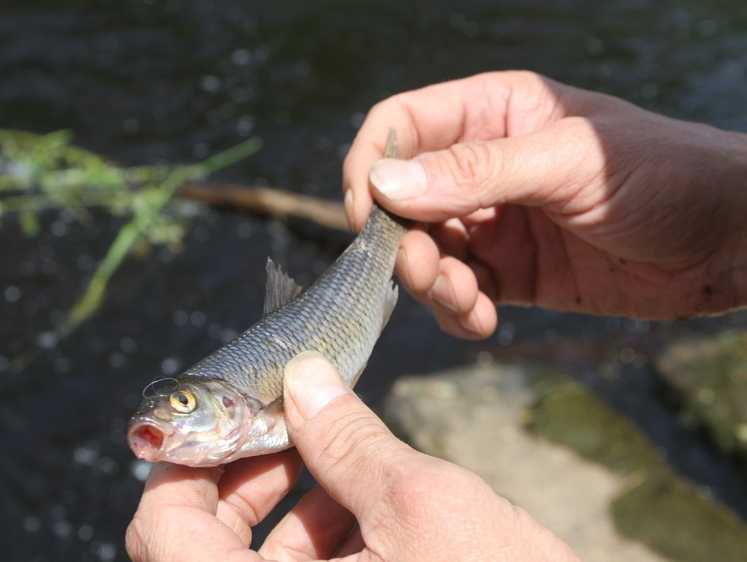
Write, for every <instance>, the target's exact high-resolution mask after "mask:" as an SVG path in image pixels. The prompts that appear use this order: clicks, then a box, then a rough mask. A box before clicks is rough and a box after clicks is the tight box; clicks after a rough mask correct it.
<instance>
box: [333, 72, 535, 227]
mask: <svg viewBox="0 0 747 562" xmlns="http://www.w3.org/2000/svg"><path fill="white" fill-rule="evenodd" d="M524 74H527V73H516V72H504V73H498V72H495V73H486V74H480V75H477V76H471V77H469V78H464V79H461V80H454V81H450V82H444V83H442V84H435V85H433V86H428V87H426V88H422V89H419V90H415V91H412V92H405V93H402V94H398V95H396V96H392V97H391V98H389V99H387V100H384V101H383V102H380V103H378V104H377V105H375V106H374V107H373V108H372V109H371V111H370V112H369V114H368V116H367V117H366V120H365V122H364V123H363V126H362V127H361V129H360V131H359V132H358V134H357V135H356V138H355V140H354V141H353V144H352V146H351V148H350V152H349V153H348V155H347V157H346V158H345V162H344V164H343V189H344V191H345V211H346V213H347V216H348V222H349V223H350V224H351V226H352V227H353V230H356V231H357V230H360V228H362V227H363V223H364V222H365V219H366V217H367V216H368V213H369V211H370V208H371V201H372V199H371V194H370V191H369V184H368V173H369V170H370V168H371V164H373V163H374V162H375V161H376V160H378V159H380V158H381V157H382V155H383V154H384V145H385V142H386V139H387V136H388V132H389V129H391V128H394V129H396V130H397V136H398V139H397V140H398V146H399V154H398V158H412V157H413V156H415V155H417V154H419V153H421V152H425V151H432V150H439V149H443V148H447V147H449V146H451V145H452V144H454V143H456V142H459V141H464V140H485V139H488V138H500V137H504V136H505V135H506V127H505V124H506V120H505V118H504V115H503V113H502V112H501V111H500V109H497V108H502V107H504V106H506V105H507V103H508V101H507V100H509V99H510V98H511V96H510V95H509V94H510V91H511V89H512V88H513V87H515V84H516V83H518V82H521V80H520V79H519V77H520V76H521V75H524ZM525 78H526V77H525ZM538 79H539V77H538Z"/></svg>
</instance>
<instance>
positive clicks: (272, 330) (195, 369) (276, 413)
mask: <svg viewBox="0 0 747 562" xmlns="http://www.w3.org/2000/svg"><path fill="white" fill-rule="evenodd" d="M396 156H397V137H396V133H395V131H394V130H392V131H390V133H389V137H388V139H387V144H386V149H385V152H384V157H385V158H396ZM409 225H410V223H409V222H408V221H406V220H404V219H401V218H399V217H395V216H394V215H391V214H390V213H389V212H388V211H386V210H384V209H383V208H381V207H380V206H379V205H378V204H376V203H374V206H373V208H372V210H371V213H370V215H369V217H368V219H367V221H366V224H365V226H364V227H363V230H361V232H360V234H358V236H357V237H356V238H355V239H354V240H353V241H352V243H351V244H350V246H348V248H347V249H346V250H345V251H344V252H343V253H342V254H341V255H340V256H339V257H338V258H337V260H336V261H335V262H334V263H333V264H332V265H330V266H329V268H328V269H327V270H326V271H325V272H324V273H323V274H322V275H321V276H320V277H319V278H318V279H317V280H316V281H315V282H314V283H313V284H312V285H311V286H310V287H308V288H307V289H306V290H302V289H301V287H300V286H299V285H298V284H296V283H295V281H293V279H291V278H290V277H289V276H288V274H287V273H284V272H283V271H282V270H281V268H280V267H278V266H276V265H275V264H274V263H273V262H272V260H270V259H269V258H268V260H267V267H266V270H267V286H266V290H265V301H264V310H263V316H262V318H261V319H260V320H259V321H258V322H257V323H256V324H254V325H253V326H252V327H250V328H249V329H248V330H246V331H245V332H243V333H241V334H239V335H238V336H237V337H235V338H234V339H233V340H231V341H230V342H228V343H227V344H226V345H224V346H223V347H221V348H219V349H218V350H216V351H215V352H213V353H212V354H210V355H208V356H207V357H206V358H204V359H202V360H201V361H199V362H198V363H196V364H195V365H193V366H192V367H190V368H189V369H187V370H186V371H184V372H183V373H182V374H180V375H179V376H177V377H176V378H174V379H169V380H168V381H167V382H166V381H165V384H163V386H161V387H160V388H158V389H157V390H151V393H146V392H144V399H143V401H142V402H141V404H140V406H139V407H138V409H137V410H136V411H135V413H134V414H133V415H132V417H131V419H130V421H129V423H128V428H127V440H128V443H129V446H130V448H131V449H132V451H133V452H134V453H135V455H136V456H137V457H138V458H140V459H144V460H146V461H149V462H155V461H161V460H164V461H169V462H172V463H176V464H181V465H186V466H192V467H208V466H218V465H221V464H225V463H229V462H231V461H234V460H236V459H239V458H242V457H249V456H255V455H262V454H267V453H272V452H276V451H281V450H284V449H287V448H289V447H291V446H292V442H291V439H290V437H289V435H288V430H287V427H286V423H285V417H284V413H283V370H284V368H285V365H286V364H287V363H288V362H289V361H290V360H291V359H293V358H294V357H295V356H297V355H298V354H300V353H302V352H304V351H317V352H319V353H321V354H322V355H324V356H325V357H326V358H327V359H329V361H330V362H331V363H332V364H333V365H334V366H335V367H336V368H337V369H338V370H339V372H340V374H341V376H342V378H343V379H344V380H345V382H346V383H347V384H348V385H350V386H351V387H353V386H354V385H355V383H356V382H357V381H358V378H359V377H360V375H361V373H362V372H363V370H364V368H365V366H366V363H367V362H368V359H369V357H370V355H371V353H372V351H373V347H374V344H375V343H376V341H377V340H378V338H379V335H380V334H381V331H382V330H383V329H384V326H386V324H387V322H388V321H389V318H390V316H391V314H392V311H393V310H394V307H395V305H396V303H397V294H398V290H397V285H396V284H395V283H394V281H393V280H392V274H393V270H394V263H395V260H396V257H397V252H398V249H399V245H400V242H401V240H402V237H403V236H404V234H405V232H406V231H407V229H408V227H409ZM149 386H151V385H149ZM151 389H152V387H151ZM146 390H148V389H146Z"/></svg>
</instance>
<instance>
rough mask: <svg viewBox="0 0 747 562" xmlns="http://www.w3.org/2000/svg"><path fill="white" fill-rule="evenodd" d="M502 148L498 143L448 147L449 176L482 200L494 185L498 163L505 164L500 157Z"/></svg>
mask: <svg viewBox="0 0 747 562" xmlns="http://www.w3.org/2000/svg"><path fill="white" fill-rule="evenodd" d="M500 150H501V145H500V144H498V143H491V144H490V145H488V144H487V143H484V142H475V143H464V144H455V145H452V146H451V147H449V148H448V154H449V158H448V159H447V161H446V166H447V168H448V169H447V170H446V173H447V174H448V176H447V177H451V178H452V179H453V181H454V182H455V184H456V185H457V186H458V187H459V188H461V189H462V190H465V191H471V192H472V197H475V198H477V200H478V201H479V202H482V200H483V199H485V196H486V195H487V192H488V191H489V189H490V188H491V186H492V178H493V176H494V175H495V170H496V167H497V165H498V163H499V162H503V164H504V165H505V161H504V160H505V159H503V158H501V157H500Z"/></svg>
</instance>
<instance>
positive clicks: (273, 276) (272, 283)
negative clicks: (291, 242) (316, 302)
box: [262, 258, 303, 316]
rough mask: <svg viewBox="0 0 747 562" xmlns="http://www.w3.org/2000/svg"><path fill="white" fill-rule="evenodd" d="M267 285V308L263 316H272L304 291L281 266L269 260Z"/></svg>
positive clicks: (265, 307)
mask: <svg viewBox="0 0 747 562" xmlns="http://www.w3.org/2000/svg"><path fill="white" fill-rule="evenodd" d="M265 269H266V270H267V285H266V286H265V306H264V310H263V312H262V316H267V315H268V314H272V313H273V312H275V311H276V310H279V309H281V308H283V307H284V306H285V305H286V304H288V303H290V302H291V301H292V300H293V299H295V298H296V297H297V296H298V295H300V294H301V291H302V290H303V289H302V288H301V286H300V285H299V284H298V283H296V282H295V281H294V280H293V279H292V278H291V277H290V276H289V275H288V274H287V273H283V270H282V269H281V268H280V266H279V265H275V262H273V261H272V260H271V259H270V258H267V266H266V267H265Z"/></svg>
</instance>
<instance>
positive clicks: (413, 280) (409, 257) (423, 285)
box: [395, 230, 440, 300]
mask: <svg viewBox="0 0 747 562" xmlns="http://www.w3.org/2000/svg"><path fill="white" fill-rule="evenodd" d="M439 260H440V252H439V249H438V246H437V245H436V243H435V242H434V241H433V238H431V236H429V235H428V233H426V232H423V231H422V230H411V231H409V232H408V233H407V234H406V235H405V237H404V238H403V239H402V242H400V247H399V253H398V254H397V263H396V266H395V271H396V273H397V275H398V276H399V278H400V281H402V283H403V285H404V286H405V289H407V291H408V292H410V293H411V294H412V295H414V296H415V297H416V298H418V300H420V299H421V298H422V297H424V296H425V295H426V293H427V292H428V291H429V290H430V288H431V287H432V286H433V283H434V282H435V281H436V278H437V277H438V269H439Z"/></svg>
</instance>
